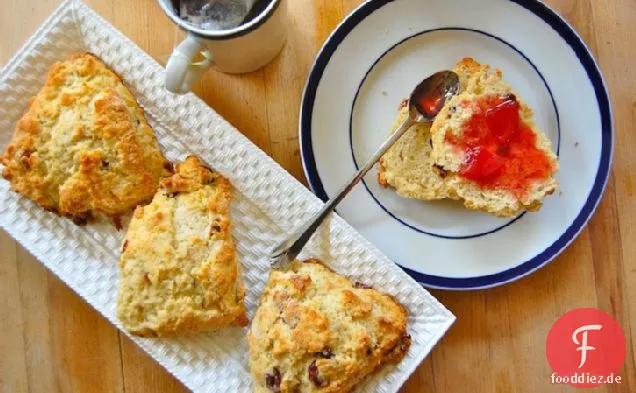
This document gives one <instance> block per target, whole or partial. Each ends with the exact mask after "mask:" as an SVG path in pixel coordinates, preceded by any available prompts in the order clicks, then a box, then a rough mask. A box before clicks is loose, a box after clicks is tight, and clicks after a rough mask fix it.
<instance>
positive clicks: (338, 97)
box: [300, 0, 613, 289]
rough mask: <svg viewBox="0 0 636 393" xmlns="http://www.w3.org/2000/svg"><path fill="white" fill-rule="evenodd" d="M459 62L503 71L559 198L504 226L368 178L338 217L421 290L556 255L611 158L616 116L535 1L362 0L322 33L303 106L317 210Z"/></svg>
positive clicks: (571, 38)
mask: <svg viewBox="0 0 636 393" xmlns="http://www.w3.org/2000/svg"><path fill="white" fill-rule="evenodd" d="M463 57H473V58H475V59H476V60H478V61H480V62H482V63H488V64H491V65H492V66H493V67H497V68H500V69H501V70H502V71H503V73H504V78H505V79H506V80H507V81H508V82H509V83H510V84H511V85H512V86H513V88H514V89H515V90H517V91H518V92H519V94H520V95H521V96H522V97H523V98H524V99H525V100H526V101H527V102H528V104H529V105H530V106H531V107H532V108H533V109H534V111H535V120H536V122H537V124H538V126H539V127H540V128H541V129H542V130H543V131H544V132H545V133H546V134H547V135H548V137H549V138H550V139H551V140H552V143H553V146H554V148H555V150H557V151H558V154H559V161H560V165H561V169H560V171H559V173H558V176H557V178H558V181H559V183H560V185H559V189H558V190H557V192H556V193H555V194H554V195H553V196H551V197H548V198H547V199H546V201H545V205H544V207H543V208H542V209H541V211H540V212H538V213H529V214H523V215H521V216H519V217H517V218H515V219H512V220H510V219H499V218H495V217H493V216H490V215H487V214H484V213H477V212H471V211H468V210H466V209H464V208H463V207H462V206H461V205H460V204H458V203H456V202H434V203H430V202H420V201H414V200H407V199H404V198H401V197H399V196H397V195H396V194H395V192H394V191H392V190H390V189H383V188H381V187H380V186H379V185H378V183H377V181H376V178H377V171H376V170H375V169H374V170H372V171H371V172H370V173H369V174H368V175H367V176H366V177H365V179H364V181H363V184H360V185H359V186H358V187H356V189H355V190H354V191H353V192H352V193H351V194H350V195H349V196H348V197H347V198H346V199H345V200H344V201H343V202H342V204H341V205H340V206H339V208H338V213H339V214H340V215H341V216H342V217H343V218H344V219H346V220H347V221H348V222H349V223H350V224H352V225H353V226H354V227H355V228H356V229H358V231H359V232H361V233H362V234H363V235H364V236H366V237H367V238H368V239H369V240H370V241H371V242H372V243H374V244H375V245H376V246H377V247H379V248H380V249H381V250H382V251H383V252H384V253H386V254H387V255H388V256H389V257H390V258H392V259H393V260H394V261H395V262H397V263H398V264H399V265H400V266H402V267H403V268H404V269H405V270H406V271H407V272H408V273H409V274H411V275H412V276H413V277H414V278H416V279H417V280H418V281H420V282H421V283H423V284H425V285H427V286H431V287H440V288H448V289H474V288H486V287H492V286H496V285H500V284H503V283H506V282H510V281H513V280H515V279H518V278H520V277H523V276H525V275H527V274H529V273H531V272H533V271H534V270H536V269H538V268H540V267H542V266H543V265H545V264H546V263H547V262H549V261H550V260H552V259H553V258H554V257H556V256H557V255H558V254H559V253H560V252H561V251H562V250H563V249H564V248H565V247H567V246H568V245H569V244H570V242H572V240H573V239H574V238H575V237H576V236H577V235H578V233H579V232H580V231H581V229H582V228H583V226H584V225H585V223H586V222H587V221H588V219H589V218H590V216H591V215H592V213H593V212H594V210H595V208H596V206H597V204H598V202H599V200H600V198H601V196H602V194H603V191H604V188H605V185H606V182H607V177H608V173H609V169H610V164H611V157H612V151H613V132H612V120H611V109H610V106H609V100H608V95H607V91H606V88H605V84H604V82H603V79H602V76H601V73H600V72H599V70H598V66H597V65H596V63H595V61H594V59H593V57H592V56H591V54H590V52H589V50H588V49H587V47H586V46H585V44H584V43H583V42H582V40H581V39H580V38H579V36H578V35H577V34H576V33H575V31H574V30H573V29H572V27H570V26H569V25H568V24H567V23H566V22H565V21H563V20H562V19H561V18H560V17H559V16H558V15H557V14H556V13H554V12H553V11H552V10H550V9H549V8H548V7H547V6H545V5H544V4H543V3H541V2H539V1H536V0H523V1H522V0H481V1H472V0H448V1H432V0H431V1H426V0H370V1H368V2H366V3H365V4H363V5H362V6H360V7H359V8H358V9H357V10H356V11H354V12H353V13H352V14H351V15H350V16H349V17H348V18H347V19H346V20H345V21H344V22H343V23H342V24H341V25H340V26H339V27H338V28H337V29H336V31H335V32H334V33H333V34H332V35H331V37H330V38H329V39H328V40H327V42H326V43H325V45H324V47H323V49H322V50H321V52H320V54H319V56H318V58H317V60H316V63H315V65H314V67H313V69H312V71H311V74H310V77H309V80H308V82H307V87H306V90H305V94H304V97H303V105H302V112H301V125H300V136H301V143H302V158H303V164H304V168H305V173H306V175H307V177H308V179H309V182H310V184H311V187H312V189H313V191H314V192H315V193H316V194H317V195H318V196H319V197H320V198H322V199H323V200H325V199H327V198H328V197H329V196H332V195H333V194H334V193H335V192H336V191H337V189H338V188H339V187H340V186H341V185H342V184H344V183H345V182H347V181H348V180H349V178H350V176H351V175H352V174H353V173H354V172H355V171H356V170H357V169H358V167H359V165H360V164H362V163H364V162H365V161H366V159H367V158H368V157H370V156H371V154H372V153H373V151H374V150H375V149H376V148H377V147H378V146H379V145H380V144H381V142H382V141H383V140H384V139H385V138H386V137H387V135H388V133H389V131H390V126H391V123H392V121H393V120H394V118H395V116H396V113H397V107H398V105H399V103H400V101H401V100H402V99H403V98H406V97H408V95H409V93H410V91H411V90H412V88H413V87H414V86H415V85H416V84H417V83H418V82H419V81H420V80H422V79H423V78H424V77H426V76H428V75H429V74H431V73H433V72H435V71H438V70H442V69H449V68H452V67H453V65H454V64H455V63H456V62H457V61H459V60H460V59H461V58H463Z"/></svg>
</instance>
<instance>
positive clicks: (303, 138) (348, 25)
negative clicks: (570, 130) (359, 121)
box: [299, 0, 614, 290]
mask: <svg viewBox="0 0 636 393" xmlns="http://www.w3.org/2000/svg"><path fill="white" fill-rule="evenodd" d="M393 1H395V0H368V1H367V2H365V3H364V4H362V5H361V6H360V7H358V8H357V9H356V10H355V11H354V12H353V13H352V14H350V15H349V16H348V17H347V18H346V19H345V20H344V21H343V22H342V23H341V24H340V25H339V26H338V27H337V28H336V30H335V31H334V32H333V33H332V34H331V36H330V37H329V38H328V39H327V41H326V42H325V44H324V45H323V47H322V49H321V50H320V53H319V54H318V56H317V58H316V61H315V63H314V65H313V67H312V69H311V71H310V74H309V78H308V80H307V84H306V86H305V91H304V93H303V101H302V106H301V112H300V130H299V132H300V148H301V156H302V163H303V169H304V171H305V175H306V176H307V179H308V181H309V185H310V187H311V189H312V191H313V192H314V193H315V194H316V195H317V196H318V197H319V198H321V199H322V200H323V201H326V200H327V199H328V196H327V193H326V192H325V189H324V187H323V185H322V182H321V180H320V177H319V175H318V170H317V168H316V161H315V157H314V152H313V146H312V140H311V124H312V116H313V106H314V102H315V99H316V92H317V89H318V85H319V83H320V80H321V79H322V75H323V73H324V71H325V68H326V67H327V65H328V64H329V61H330V59H331V57H332V56H333V54H334V53H335V52H336V50H337V49H338V46H339V45H340V43H342V41H343V40H344V39H345V37H346V36H347V35H348V34H349V33H350V32H351V31H352V30H353V29H354V28H355V27H356V26H357V25H358V24H359V23H360V22H361V21H363V20H364V19H365V18H367V17H368V16H369V15H371V14H372V13H373V12H374V11H376V10H377V9H379V8H381V7H383V6H385V5H386V4H388V3H391V2H393ZM508 1H510V2H513V3H516V4H518V5H519V6H521V7H523V8H525V9H526V10H528V11H530V12H532V13H533V14H534V15H535V16H537V17H539V18H540V19H542V20H543V21H544V22H545V23H546V24H548V25H549V26H550V27H551V28H552V29H553V30H554V31H555V32H557V33H558V34H559V35H560V36H561V38H563V40H564V41H565V42H566V43H567V44H568V45H569V46H570V47H571V48H572V50H573V51H574V53H575V54H576V56H577V57H578V59H579V61H580V62H581V65H582V66H583V68H584V69H585V71H586V73H587V76H588V78H589V80H590V83H591V84H592V86H593V87H594V92H595V95H596V101H597V103H598V108H599V113H600V117H601V158H600V162H599V166H598V170H597V173H596V177H595V179H594V185H593V187H592V190H591V191H590V194H589V195H588V197H587V200H586V202H585V204H584V205H583V207H582V208H581V211H580V212H579V214H578V215H577V217H576V218H575V219H574V221H573V222H572V223H571V224H570V226H569V227H568V228H567V229H566V230H565V232H564V233H563V234H562V235H561V236H560V237H559V238H558V239H557V240H556V241H554V242H553V243H552V244H551V245H550V246H549V247H547V248H546V249H545V250H544V251H543V252H541V253H539V254H538V255H536V256H535V257H534V258H532V259H530V260H528V261H525V262H523V263H521V264H519V265H518V266H516V267H514V268H511V269H507V270H504V271H502V272H499V273H496V274H491V275H484V276H479V277H470V278H449V277H441V276H434V275H427V274H422V273H419V272H416V271H414V270H411V269H408V268H405V267H403V266H402V269H404V270H405V271H406V272H407V273H408V274H410V275H411V276H412V277H413V278H414V279H416V280H417V281H418V282H420V283H422V284H424V285H426V286H428V287H433V288H443V289H454V290H468V289H483V288H490V287H493V286H498V285H501V284H504V283H508V282H511V281H515V280H517V279H520V278H522V277H525V276H527V275H529V274H531V273H533V272H534V271H536V270H537V269H540V268H541V267H543V266H545V265H546V264H547V263H549V262H550V261H552V260H553V259H554V258H555V257H556V256H557V255H559V254H560V253H561V252H562V251H563V250H564V249H565V248H566V247H567V246H569V245H570V243H572V241H573V240H574V239H575V238H576V237H577V236H578V235H579V233H580V232H581V230H582V229H583V228H584V227H585V225H586V223H587V222H588V221H589V219H590V218H591V217H592V215H593V214H594V211H595V210H596V208H597V207H598V204H599V203H600V201H601V198H602V196H603V193H604V191H605V188H606V186H607V181H608V178H609V173H610V168H611V163H612V158H613V154H614V132H613V118H612V110H611V106H610V102H609V95H608V93H607V87H606V85H605V82H604V80H603V76H602V75H601V72H600V70H599V67H598V65H597V63H596V61H595V60H594V57H593V56H592V54H591V52H590V50H589V49H588V47H587V45H586V44H585V43H584V42H583V40H582V39H581V38H580V36H579V35H578V34H577V33H576V31H575V30H574V28H572V26H570V25H569V24H568V23H567V22H566V21H565V20H563V19H562V18H561V17H560V16H559V15H558V14H557V13H556V12H555V11H553V10H552V9H551V8H549V7H548V6H547V5H545V4H543V3H542V2H541V1H539V0H508Z"/></svg>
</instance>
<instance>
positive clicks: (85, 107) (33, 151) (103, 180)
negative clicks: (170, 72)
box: [0, 53, 170, 225]
mask: <svg viewBox="0 0 636 393" xmlns="http://www.w3.org/2000/svg"><path fill="white" fill-rule="evenodd" d="M0 163H2V164H3V165H4V170H3V172H2V176H3V177H4V178H5V179H6V180H8V181H9V182H10V183H11V187H12V189H13V190H15V191H16V192H19V193H21V194H23V195H24V196H26V197H27V198H29V199H31V200H33V201H34V202H36V203H37V204H38V205H40V206H41V207H42V208H44V209H46V210H48V211H52V212H55V213H57V214H59V215H61V216H64V217H68V218H70V219H71V220H73V222H75V223H76V224H80V225H81V224H85V223H86V222H87V221H88V220H90V219H91V218H93V217H96V216H106V217H108V218H111V219H112V220H113V221H114V222H115V223H116V224H118V222H119V217H120V216H121V215H122V214H124V213H127V212H129V211H130V210H132V209H133V208H134V207H135V206H137V205H138V204H140V203H143V202H146V201H148V200H150V199H151V198H152V196H153V195H154V193H155V192H156V191H157V188H158V186H159V180H160V179H161V178H162V177H163V176H166V175H168V174H169V173H170V172H169V170H170V165H169V162H168V161H166V159H165V158H164V157H163V155H162V153H161V150H160V148H159V144H158V142H157V140H156V138H155V135H154V133H153V131H152V129H151V128H150V126H149V125H148V122H147V121H146V118H145V116H144V112H143V110H142V109H141V108H140V107H139V105H138V104H137V102H136V101H135V98H134V96H133V95H132V93H131V92H130V91H129V90H128V88H127V87H126V86H125V85H124V84H123V83H122V81H121V79H120V78H119V76H117V74H115V73H114V72H113V71H111V70H110V69H109V68H108V67H107V66H106V65H105V64H104V63H103V62H102V61H101V60H100V59H99V58H97V57H96V56H94V55H92V54H90V53H75V54H72V55H71V56H70V57H69V58H68V59H67V60H65V61H62V62H58V63H55V64H54V65H53V66H52V67H51V68H50V70H49V72H48V77H47V80H46V84H45V85H44V87H43V88H42V89H41V90H40V91H39V93H37V95H36V96H35V97H33V98H32V100H31V103H30V105H29V108H28V110H27V112H26V113H25V114H24V115H23V116H22V118H21V119H20V120H19V121H18V123H17V126H16V128H15V131H14V134H13V138H12V139H11V141H10V143H9V145H8V147H7V148H6V150H5V151H4V153H3V154H2V156H0Z"/></svg>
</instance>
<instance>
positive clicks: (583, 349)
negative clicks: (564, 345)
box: [572, 325, 602, 368]
mask: <svg viewBox="0 0 636 393" xmlns="http://www.w3.org/2000/svg"><path fill="white" fill-rule="evenodd" d="M601 328H602V326H601V325H586V326H581V327H580V328H578V329H576V330H575V331H574V334H572V341H574V343H575V344H577V345H579V344H580V345H581V346H580V347H578V348H577V349H576V350H577V351H581V364H580V365H579V368H581V367H583V365H584V364H585V360H586V359H587V351H588V350H590V351H592V350H595V349H596V348H594V347H590V346H588V345H587V331H588V330H601ZM581 332H583V340H582V341H583V343H580V342H579V340H578V339H577V338H576V336H577V335H578V334H579V333H581Z"/></svg>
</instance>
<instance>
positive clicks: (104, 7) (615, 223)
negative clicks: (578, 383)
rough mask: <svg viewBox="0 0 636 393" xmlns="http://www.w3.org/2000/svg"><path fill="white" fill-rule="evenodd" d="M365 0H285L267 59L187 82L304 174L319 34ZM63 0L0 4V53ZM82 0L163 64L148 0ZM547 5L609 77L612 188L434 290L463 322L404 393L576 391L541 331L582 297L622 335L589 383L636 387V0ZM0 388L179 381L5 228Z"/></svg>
mask: <svg viewBox="0 0 636 393" xmlns="http://www.w3.org/2000/svg"><path fill="white" fill-rule="evenodd" d="M361 2H362V1H361V0H290V1H289V5H290V23H289V29H290V38H289V42H288V44H287V46H286V48H285V49H284V51H283V53H282V54H281V56H280V57H279V58H278V59H277V60H276V61H274V62H273V63H272V64H270V65H269V66H268V67H266V68H265V69H263V70H261V71H258V72H255V73H253V74H250V75H243V76H228V75H223V74H219V73H216V72H209V73H208V74H207V75H206V76H205V78H204V80H203V81H202V83H200V84H199V85H198V86H197V87H196V93H197V94H199V95H200V96H201V97H202V98H203V99H204V100H205V101H206V102H207V103H208V104H209V105H210V106H211V107H213V108H214V109H215V110H216V111H218V112H219V113H220V114H221V115H222V116H224V117H225V118H226V119H227V120H229V121H230V122H231V123H233V124H234V125H235V126H236V127H238V128H239V129H240V130H242V132H243V133H245V135H246V136H248V137H249V138H250V139H251V140H252V141H254V142H255V143H256V144H257V145H258V146H259V147H260V148H262V149H263V150H265V151H266V152H267V153H268V154H270V155H271V156H272V157H273V158H274V159H275V160H276V161H278V162H279V163H280V164H281V165H282V166H283V167H285V168H286V169H287V170H288V171H290V172H291V173H292V174H293V175H294V176H295V177H296V178H297V179H299V180H300V181H302V182H305V179H304V175H303V172H302V168H301V160H300V155H299V145H298V137H297V129H298V112H299V106H300V99H301V94H302V89H303V86H304V83H305V80H306V78H307V74H308V71H309V68H310V66H311V64H312V62H313V60H314V57H315V55H316V53H317V51H318V50H319V48H320V47H321V45H322V43H323V42H324V40H325V39H326V38H327V36H328V35H329V33H330V32H331V31H332V29H333V28H334V27H335V26H336V25H337V24H338V23H339V22H340V20H342V18H343V17H344V16H345V15H347V14H348V13H349V12H350V11H352V10H353V9H354V8H355V7H356V6H357V5H359V4H360V3H361ZM58 3H59V0H38V1H20V0H4V1H3V2H2V7H1V10H2V11H0V64H5V63H6V62H7V61H8V60H9V58H10V57H11V56H12V55H13V54H14V53H15V52H16V51H17V50H18V48H19V47H20V46H21V45H22V44H23V42H24V41H25V40H26V39H27V38H28V37H29V36H30V35H31V34H32V33H33V32H34V31H35V29H36V28H37V27H38V26H39V25H40V24H41V23H42V21H43V20H44V19H45V18H46V16H47V15H49V14H50V12H51V11H52V10H53V9H54V8H55V7H56V6H57V4H58ZM88 3H89V4H90V5H91V6H92V7H93V8H94V9H95V10H96V11H97V12H98V13H99V14H101V15H102V16H103V17H104V18H106V19H107V20H109V21H110V22H111V23H113V24H114V25H115V27H117V28H118V29H120V30H121V31H122V32H123V33H124V34H125V35H127V36H128V37H130V38H131V39H132V40H133V41H135V42H136V43H137V44H139V45H140V46H141V47H142V48H143V49H144V50H146V51H147V52H148V53H150V54H151V55H152V56H154V57H155V58H156V59H157V60H159V61H160V62H162V63H165V60H166V58H167V56H168V54H169V53H170V52H171V49H172V48H173V47H174V45H175V44H176V43H177V42H178V40H179V39H180V37H181V34H180V32H179V31H178V30H177V29H176V28H174V27H173V26H172V25H171V23H170V22H169V21H168V19H167V18H166V17H165V16H164V15H163V14H162V12H161V11H160V9H159V7H158V5H157V4H156V2H155V1H154V0H90V1H88ZM548 3H549V4H550V5H551V6H553V7H554V8H555V9H556V10H557V11H558V12H559V13H560V14H561V15H563V16H564V17H565V18H566V19H567V20H568V21H569V22H570V23H572V24H573V25H574V27H575V28H576V29H577V30H578V31H579V33H580V34H581V36H582V37H583V38H584V39H585V41H586V42H587V43H588V45H589V46H590V48H591V49H592V51H593V52H594V54H595V56H596V57H597V59H598V61H599V63H600V66H601V68H602V70H603V73H604V75H605V78H606V80H607V83H608V85H609V90H610V94H611V98H612V104H613V110H614V117H615V122H616V133H617V135H616V152H615V157H614V167H613V171H612V177H611V178H610V181H609V185H608V187H607V192H606V194H605V197H604V198H603V202H602V203H601V205H600V207H599V209H598V211H597V213H596V215H595V216H594V218H593V219H592V221H591V222H590V224H589V225H588V226H587V228H586V229H585V230H584V231H583V232H582V234H581V235H580V237H579V238H578V239H577V240H576V241H575V242H574V244H572V246H570V247H569V248H568V249H567V250H566V251H565V252H564V253H563V254H562V255H561V256H560V257H559V258H557V259H556V260H555V261H554V262H553V263H551V264H550V265H549V266H547V267H546V268H544V269H542V270H540V271H539V272H537V273H535V274H533V275H532V276H531V277H528V278H525V279H523V280H521V281H519V282H516V283H513V284H511V285H507V286H505V287H502V288H497V289H492V290H487V291H479V292H463V293H453V292H444V291H433V294H434V295H435V296H437V297H438V298H439V299H440V300H441V301H442V302H443V303H444V304H445V305H446V306H447V307H449V308H450V310H452V311H453V312H454V313H455V315H457V317H458V320H457V323H456V324H455V325H454V326H453V327H452V329H451V330H450V332H449V334H448V335H447V336H446V337H445V338H444V339H443V340H442V341H441V342H440V344H439V345H438V346H437V347H436V348H435V349H434V350H433V352H432V354H431V356H429V357H428V359H426V360H425V361H424V363H423V364H422V365H421V366H420V367H419V369H418V370H417V372H416V373H415V374H414V375H413V376H412V378H411V379H410V380H409V381H408V383H407V384H406V385H405V386H404V388H403V390H402V391H403V392H404V393H413V392H465V391H470V392H513V391H515V392H517V391H518V392H553V391H554V392H557V391H573V390H575V389H574V388H571V387H569V386H565V385H551V383H550V374H551V369H550V366H549V365H548V362H547V360H546V357H545V340H546V336H547V333H548V330H549V329H550V327H551V326H552V324H553V323H554V322H555V320H556V319H557V318H558V317H559V316H561V315H563V314H564V313H566V312H567V311H570V310H572V309H575V308H579V307H596V308H599V309H601V310H604V311H606V312H608V313H609V314H611V315H612V316H614V317H615V318H616V319H617V320H618V322H619V323H620V324H621V326H622V327H623V330H624V332H625V335H626V340H627V347H628V349H627V357H626V361H625V365H624V366H623V368H622V370H621V371H620V375H621V376H622V377H623V384H622V385H611V386H609V385H608V386H605V387H601V388H598V389H596V390H595V391H596V392H605V391H607V392H609V391H612V392H636V367H635V365H634V364H635V360H634V353H635V352H636V350H635V349H636V209H635V207H634V206H635V204H636V198H635V194H634V193H635V190H634V187H635V186H636V181H635V180H636V179H635V175H634V174H635V173H636V153H635V152H636V130H635V128H634V123H635V122H636V66H634V64H636V29H635V28H634V25H636V2H635V1H634V0H550V1H548ZM5 131H6V130H5ZM629 239H632V240H629ZM0 390H1V391H2V392H27V391H28V392H32V393H35V392H126V393H135V392H139V393H141V392H183V391H185V388H184V387H183V386H182V385H181V384H180V383H179V382H177V381H176V380H175V379H174V378H173V377H172V376H170V375H169V374H168V373H167V372H165V371H164V370H163V369H162V368H161V367H160V366H159V365H157V364H155V363H154V362H153V361H152V360H151V358H150V357H148V356H147V355H146V354H145V353H144V352H142V351H141V350H140V349H139V348H137V347H136V346H135V344H133V343H132V342H131V341H129V340H128V339H127V338H126V337H125V336H124V335H122V334H120V333H118V332H117V330H116V329H115V328H113V327H112V326H111V325H110V324H109V323H108V322H107V321H106V320H105V319H104V318H102V317H101V316H100V315H99V314H98V313H97V312H96V311H94V310H93V309H92V308H91V307H90V306H88V305H87V304H86V303H85V302H84V301H83V300H81V299H80V298H79V297H78V296H77V295H75V294H74V293H73V292H72V291H71V290H70V289H69V288H68V287H66V286H65V285H64V284H63V283H62V282H61V281H60V280H58V279H57V278H56V277H54V276H53V275H52V274H51V273H49V272H48V271H47V270H46V269H45V268H44V267H42V265H40V263H39V262H38V261H37V260H35V259H34V258H33V257H32V256H30V255H29V254H28V253H27V252H26V251H25V250H24V249H23V248H22V247H21V246H20V245H18V244H17V243H16V242H15V241H14V240H13V239H11V238H10V237H9V236H8V235H7V234H6V233H4V232H0Z"/></svg>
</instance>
